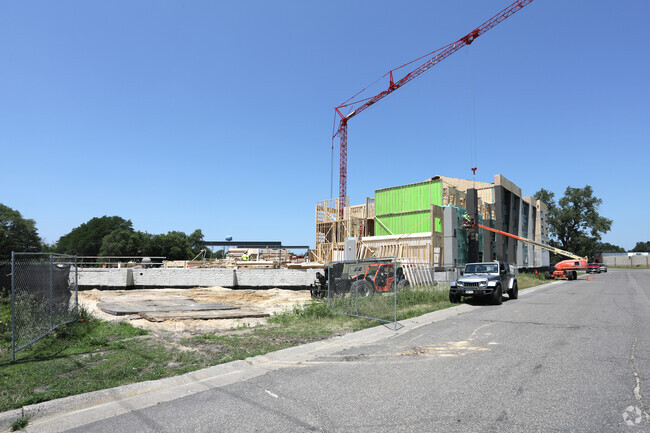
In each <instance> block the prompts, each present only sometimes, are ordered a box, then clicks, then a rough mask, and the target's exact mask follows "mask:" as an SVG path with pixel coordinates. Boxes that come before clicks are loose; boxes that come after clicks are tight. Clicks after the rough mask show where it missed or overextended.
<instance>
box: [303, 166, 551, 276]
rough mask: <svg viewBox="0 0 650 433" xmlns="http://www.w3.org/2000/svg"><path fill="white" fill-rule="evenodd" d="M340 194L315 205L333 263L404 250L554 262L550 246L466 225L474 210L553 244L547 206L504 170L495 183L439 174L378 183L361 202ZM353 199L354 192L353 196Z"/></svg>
mask: <svg viewBox="0 0 650 433" xmlns="http://www.w3.org/2000/svg"><path fill="white" fill-rule="evenodd" d="M341 202H342V201H341V200H339V199H330V200H325V201H321V202H318V204H317V205H316V242H315V244H316V247H315V250H314V259H315V260H319V261H323V262H330V261H336V260H344V259H345V260H349V259H354V258H370V257H373V256H374V257H397V258H399V259H407V260H411V261H413V262H419V263H421V262H426V263H430V264H431V265H433V266H436V267H457V266H463V265H464V264H465V263H468V262H474V261H492V260H499V261H503V262H509V263H512V264H514V265H516V266H523V267H537V266H548V265H549V264H550V261H549V254H548V251H546V250H544V249H543V248H539V247H535V245H531V244H526V243H522V242H519V241H517V240H515V239H511V238H508V237H504V236H500V237H498V238H496V237H495V234H494V233H491V232H490V231H488V230H483V229H476V230H471V229H465V228H463V219H464V217H465V215H467V214H468V209H469V210H470V211H472V209H474V211H473V212H475V213H476V215H475V216H474V215H473V217H474V218H476V220H477V221H478V222H479V224H481V225H485V226H488V227H492V228H495V229H497V230H501V231H504V232H508V233H512V234H514V235H519V236H522V237H525V238H529V239H533V240H535V241H537V242H539V243H542V244H546V243H548V228H547V224H546V213H547V210H548V209H547V207H546V205H545V204H544V203H543V202H541V201H539V200H535V199H533V198H532V197H528V196H526V197H522V193H521V189H520V188H519V187H517V186H516V185H515V184H514V183H513V182H511V181H509V180H508V179H506V178H505V177H504V176H502V175H500V174H497V175H495V176H494V182H492V183H488V182H477V181H473V180H466V179H459V178H452V177H446V176H435V177H432V178H430V179H427V180H425V181H423V182H417V183H412V184H408V185H401V186H395V187H390V188H383V189H378V190H376V191H375V196H374V198H368V199H366V203H365V204H362V205H358V206H345V207H343V209H341V208H340V203H341ZM345 202H347V198H346V201H345Z"/></svg>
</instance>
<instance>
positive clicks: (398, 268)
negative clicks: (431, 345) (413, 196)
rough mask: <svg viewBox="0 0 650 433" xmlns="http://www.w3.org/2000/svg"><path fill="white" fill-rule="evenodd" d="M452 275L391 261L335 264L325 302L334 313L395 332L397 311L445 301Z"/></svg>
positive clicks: (433, 269)
mask: <svg viewBox="0 0 650 433" xmlns="http://www.w3.org/2000/svg"><path fill="white" fill-rule="evenodd" d="M454 274H455V272H452V273H449V272H436V270H435V268H434V267H432V266H431V265H430V264H429V263H419V262H413V261H408V260H404V259H402V260H400V259H396V258H394V257H388V258H377V259H362V260H354V261H342V262H334V263H332V266H331V268H330V269H329V272H328V291H327V302H328V305H329V307H330V310H331V311H333V312H336V313H341V314H346V315H349V316H354V317H361V318H366V319H372V320H377V321H380V322H384V323H392V324H393V326H394V329H397V319H398V314H399V311H400V308H404V307H408V306H413V305H414V304H417V303H418V302H421V300H426V299H428V298H431V299H433V298H434V297H435V298H436V299H439V298H440V297H441V295H442V297H447V296H448V294H449V284H448V283H449V281H450V278H452V279H453V275H454ZM443 292H444V293H443Z"/></svg>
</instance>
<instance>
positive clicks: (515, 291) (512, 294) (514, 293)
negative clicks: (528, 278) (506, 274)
mask: <svg viewBox="0 0 650 433" xmlns="http://www.w3.org/2000/svg"><path fill="white" fill-rule="evenodd" d="M518 297H519V287H517V282H516V281H515V282H514V283H512V289H510V290H508V298H509V299H517V298H518Z"/></svg>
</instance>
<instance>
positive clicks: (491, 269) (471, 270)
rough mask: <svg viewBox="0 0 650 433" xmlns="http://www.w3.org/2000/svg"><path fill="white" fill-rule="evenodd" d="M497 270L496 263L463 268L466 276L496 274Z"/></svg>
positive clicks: (470, 265)
mask: <svg viewBox="0 0 650 433" xmlns="http://www.w3.org/2000/svg"><path fill="white" fill-rule="evenodd" d="M497 272H499V268H498V266H497V264H496V263H494V264H492V263H475V264H469V265H466V266H465V273H466V274H496V273H497Z"/></svg>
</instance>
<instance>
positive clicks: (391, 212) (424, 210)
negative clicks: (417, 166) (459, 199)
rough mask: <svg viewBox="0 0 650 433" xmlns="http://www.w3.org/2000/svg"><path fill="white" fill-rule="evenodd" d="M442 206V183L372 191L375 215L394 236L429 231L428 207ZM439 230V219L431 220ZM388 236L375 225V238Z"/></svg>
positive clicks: (429, 211)
mask: <svg viewBox="0 0 650 433" xmlns="http://www.w3.org/2000/svg"><path fill="white" fill-rule="evenodd" d="M433 204H435V205H437V206H442V182H441V181H440V180H428V181H425V182H419V183H413V184H410V185H403V186H396V187H392V188H384V189H378V190H376V191H375V215H376V216H377V218H379V219H380V220H381V222H382V223H383V224H384V225H385V226H386V227H388V229H389V230H390V231H391V232H392V233H393V234H394V235H397V234H404V233H422V232H429V231H431V220H430V219H427V220H426V221H424V220H425V219H426V218H427V217H429V216H430V215H431V205H433ZM435 229H436V231H441V222H440V219H436V221H435ZM388 234H390V233H389V232H388V231H386V229H385V228H384V227H382V225H381V224H379V223H377V222H375V235H376V236H382V235H388Z"/></svg>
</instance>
